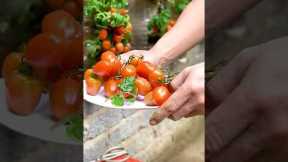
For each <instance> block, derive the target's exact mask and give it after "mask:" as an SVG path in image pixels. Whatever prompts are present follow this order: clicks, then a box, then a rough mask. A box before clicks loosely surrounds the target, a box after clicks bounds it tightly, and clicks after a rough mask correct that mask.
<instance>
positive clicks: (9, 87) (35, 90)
mask: <svg viewBox="0 0 288 162" xmlns="http://www.w3.org/2000/svg"><path fill="white" fill-rule="evenodd" d="M5 85H6V86H5V91H6V100H7V105H8V108H9V110H10V111H11V112H13V113H15V114H17V115H30V114H31V113H33V112H34V111H35V109H36V107H37V105H38V103H39V101H40V98H41V95H42V92H43V89H44V88H43V85H42V83H41V82H40V81H38V80H36V79H35V78H32V77H31V76H28V75H25V74H22V73H21V72H19V71H18V70H15V71H13V72H12V73H11V74H9V76H6V78H5Z"/></svg>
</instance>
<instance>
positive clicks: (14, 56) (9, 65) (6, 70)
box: [2, 53, 23, 78]
mask: <svg viewBox="0 0 288 162" xmlns="http://www.w3.org/2000/svg"><path fill="white" fill-rule="evenodd" d="M22 57H23V53H11V54H9V55H7V56H6V58H5V60H4V62H3V67H2V77H3V78H6V77H7V76H9V75H10V74H11V73H12V72H13V71H15V70H16V69H17V68H18V66H19V65H20V63H21V59H22Z"/></svg>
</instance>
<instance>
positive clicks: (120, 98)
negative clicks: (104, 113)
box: [111, 95, 124, 106]
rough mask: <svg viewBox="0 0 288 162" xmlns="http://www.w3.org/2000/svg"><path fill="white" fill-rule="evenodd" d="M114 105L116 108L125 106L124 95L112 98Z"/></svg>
mask: <svg viewBox="0 0 288 162" xmlns="http://www.w3.org/2000/svg"><path fill="white" fill-rule="evenodd" d="M111 100H112V104H113V105H114V106H123V105H124V97H123V96H122V95H115V96H113V97H112V98H111Z"/></svg>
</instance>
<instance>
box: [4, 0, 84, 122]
mask: <svg viewBox="0 0 288 162" xmlns="http://www.w3.org/2000/svg"><path fill="white" fill-rule="evenodd" d="M50 2H52V1H50ZM54 2H55V3H56V2H57V3H58V2H60V1H58V0H56V1H54ZM61 2H62V1H61ZM73 2H74V1H73ZM79 2H81V1H79ZM65 3H66V1H65ZM67 3H68V1H67ZM69 3H70V2H69ZM75 3H76V1H75ZM77 3H78V2H77ZM41 29H42V31H41V33H39V34H37V35H36V36H34V37H32V38H31V39H30V40H28V42H27V44H26V47H25V49H24V51H22V52H18V53H12V54H9V55H8V56H7V57H6V59H5V61H4V66H3V68H2V74H3V77H4V79H5V85H6V97H7V104H8V107H9V109H10V110H11V111H12V112H14V113H16V114H18V115H29V114H31V113H33V112H34V111H35V109H36V107H37V105H38V104H39V102H40V99H41V96H42V95H43V94H44V93H48V95H49V102H50V107H51V112H52V114H53V117H54V119H56V120H61V119H63V118H65V117H66V116H68V115H70V114H72V113H76V112H79V111H80V108H81V107H82V102H83V101H82V100H83V99H82V94H81V91H82V84H81V83H82V82H81V76H80V77H78V75H77V74H81V73H78V69H79V67H81V66H82V64H83V61H82V60H83V52H82V49H83V48H82V27H81V24H80V23H79V22H78V21H77V20H76V19H75V18H74V17H73V16H72V15H71V14H70V13H69V12H66V11H64V10H62V9H59V10H54V11H52V12H50V13H48V14H47V15H46V16H45V17H44V18H43V20H42V26H41Z"/></svg>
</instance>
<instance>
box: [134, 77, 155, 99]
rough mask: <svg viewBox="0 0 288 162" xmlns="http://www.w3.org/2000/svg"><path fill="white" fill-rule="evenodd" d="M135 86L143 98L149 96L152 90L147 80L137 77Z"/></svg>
mask: <svg viewBox="0 0 288 162" xmlns="http://www.w3.org/2000/svg"><path fill="white" fill-rule="evenodd" d="M135 84H136V87H137V89H138V93H139V94H140V95H142V96H145V95H147V94H148V93H149V92H150V91H151V90H152V86H151V84H150V83H149V82H148V80H147V79H145V78H142V77H137V78H136V81H135Z"/></svg>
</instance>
